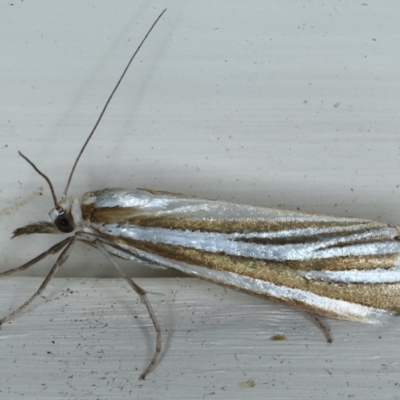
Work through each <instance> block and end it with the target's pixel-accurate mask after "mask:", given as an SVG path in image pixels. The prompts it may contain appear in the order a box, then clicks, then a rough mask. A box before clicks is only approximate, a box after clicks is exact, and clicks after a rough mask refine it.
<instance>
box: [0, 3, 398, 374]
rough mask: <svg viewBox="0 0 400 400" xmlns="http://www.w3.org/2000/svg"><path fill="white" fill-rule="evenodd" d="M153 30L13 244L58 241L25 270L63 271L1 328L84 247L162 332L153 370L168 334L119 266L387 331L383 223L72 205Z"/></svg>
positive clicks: (391, 292)
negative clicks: (113, 272)
mask: <svg viewBox="0 0 400 400" xmlns="http://www.w3.org/2000/svg"><path fill="white" fill-rule="evenodd" d="M164 12H165V10H164V11H163V12H162V13H161V14H160V16H159V17H158V18H157V20H156V21H155V22H154V24H153V25H152V27H151V28H150V30H149V31H148V33H147V34H146V36H145V37H144V39H143V40H142V42H141V43H140V45H139V46H138V48H137V49H136V51H135V53H134V54H133V56H132V57H131V59H130V61H129V63H128V65H127V66H126V68H125V70H124V72H123V74H122V76H121V78H120V79H119V81H118V83H117V85H116V86H115V88H114V90H113V91H112V93H111V95H110V96H109V98H108V100H107V102H106V104H105V106H104V108H103V110H102V112H101V114H100V116H99V117H98V119H97V121H96V124H95V126H94V128H93V130H92V131H91V133H90V134H89V136H88V138H87V139H86V141H85V143H84V145H83V147H82V149H81V151H80V153H79V154H78V157H77V158H76V160H75V163H74V165H73V167H72V170H71V173H70V176H69V178H68V181H67V185H66V187H65V190H64V192H63V195H62V197H61V198H60V199H59V200H58V199H57V196H56V194H55V192H54V189H53V185H52V183H51V181H50V179H49V178H48V177H47V176H46V175H45V174H44V173H42V172H41V171H40V170H39V169H38V168H37V167H36V165H35V164H33V163H32V162H31V161H30V160H29V159H28V158H27V157H25V156H24V155H23V154H22V153H20V155H21V156H22V157H23V158H24V159H25V160H26V161H27V162H28V163H29V164H31V166H32V167H33V168H34V169H35V170H36V171H37V172H38V173H39V174H40V175H41V176H42V177H43V178H44V179H45V180H46V181H47V183H48V185H49V188H50V191H51V194H52V196H53V202H54V208H53V209H52V210H51V211H50V212H49V214H48V219H47V220H46V221H40V222H36V223H31V224H28V225H26V226H24V227H21V228H18V229H16V230H15V231H14V236H13V237H17V236H21V235H28V234H35V233H51V234H69V236H67V237H66V238H64V239H63V240H61V241H60V242H58V243H57V244H55V245H54V246H52V247H51V248H50V249H48V250H47V251H45V252H43V253H42V254H40V255H38V256H37V257H35V258H34V259H32V260H30V261H28V262H27V263H26V264H24V265H22V266H20V267H18V268H15V269H11V270H9V271H6V272H4V273H2V274H0V276H6V275H10V274H12V273H14V272H17V271H22V270H25V269H27V268H29V267H31V266H32V265H34V264H36V263H38V262H39V261H41V260H42V259H44V258H46V257H47V256H49V255H52V254H58V253H60V255H59V256H58V259H57V261H56V262H55V264H54V266H53V267H52V269H51V270H50V272H49V274H48V275H47V277H46V278H45V280H44V281H43V283H42V284H41V285H40V287H39V288H38V290H37V291H36V292H35V293H34V294H33V295H32V296H31V297H30V298H29V299H28V300H27V301H26V302H25V303H24V304H22V305H21V306H20V307H18V308H17V309H15V310H14V311H13V312H11V313H10V314H9V315H7V316H6V317H4V318H3V319H1V320H0V323H4V322H5V321H8V320H9V319H11V318H12V317H14V316H15V315H17V314H19V313H20V312H21V311H22V310H23V309H24V308H25V307H27V306H28V305H29V304H30V303H31V302H32V301H33V300H34V299H35V298H36V297H37V296H38V295H39V294H40V293H41V292H42V291H43V290H44V289H45V288H46V286H47V284H48V283H49V281H50V280H51V278H52V277H53V276H54V275H55V273H56V272H57V270H58V268H59V267H60V266H61V265H62V264H64V263H65V262H66V260H67V259H68V256H69V255H70V254H71V252H72V249H73V246H74V244H75V243H76V242H77V241H82V242H85V243H87V244H89V245H91V246H93V247H95V248H96V249H98V250H99V251H100V252H101V253H103V254H104V256H105V257H106V258H107V259H108V261H109V262H110V263H111V264H112V265H113V266H114V267H115V268H116V269H117V270H118V271H119V272H120V273H121V275H122V276H123V277H124V278H125V279H126V280H127V282H128V283H129V285H130V286H131V287H132V289H133V290H134V291H135V292H136V293H137V294H138V295H139V297H140V299H141V301H142V302H143V304H144V305H145V307H146V308H147V310H148V313H149V316H150V318H151V320H152V323H153V325H154V328H155V331H156V346H155V351H154V355H153V358H152V359H151V361H150V363H149V365H148V366H147V368H146V369H145V371H144V372H143V373H142V375H141V376H140V379H144V378H145V377H146V376H147V374H148V373H149V372H150V371H151V370H152V369H153V368H154V366H155V365H156V363H157V359H158V357H159V354H160V352H161V328H160V325H159V323H158V321H157V317H156V314H155V312H154V310H153V308H152V306H151V304H150V302H149V299H148V297H147V294H146V291H145V290H144V289H142V288H141V287H140V286H138V285H137V284H136V283H135V282H134V281H133V280H132V279H131V278H130V277H129V276H128V275H127V274H126V273H125V272H124V270H123V269H121V268H120V266H119V265H118V262H117V261H116V258H122V259H127V260H132V261H135V262H138V263H143V264H147V265H152V266H159V267H167V268H173V269H175V270H178V271H181V272H183V273H185V274H187V275H190V276H194V277H197V278H201V279H205V280H207V281H210V282H213V283H216V284H219V285H223V286H225V287H229V288H232V289H235V290H239V291H242V292H245V293H248V294H250V295H254V296H259V297H262V298H266V299H270V300H274V301H277V302H281V303H284V304H287V305H290V306H294V307H298V308H300V309H303V310H305V311H308V312H310V313H312V314H319V315H323V316H328V317H333V318H340V319H346V320H351V321H359V322H366V323H379V322H385V321H387V320H389V319H392V318H393V317H395V316H397V315H398V314H399V312H400V296H398V293H399V289H400V270H399V265H400V259H399V254H400V248H399V240H400V231H399V227H396V226H391V225H387V224H384V223H379V222H374V221H369V220H363V219H355V218H342V217H334V216H326V215H315V214H307V213H303V212H299V211H289V210H281V209H271V208H264V207H254V206H250V205H239V204H233V203H228V202H223V201H213V200H207V199H199V198H195V197H190V196H184V195H181V194H174V193H168V192H161V191H153V190H149V189H136V190H132V189H110V188H107V189H101V190H95V191H91V192H87V193H85V194H83V195H82V196H76V197H74V196H68V195H67V192H68V188H69V185H70V182H71V179H72V176H73V174H74V171H75V168H76V165H77V163H78V161H79V159H80V157H81V155H82V153H83V151H84V149H85V148H86V146H87V144H88V142H89V140H90V139H91V137H92V136H93V134H94V132H95V130H96V127H97V126H98V124H99V123H100V121H101V118H102V116H103V115H104V112H105V111H106V109H107V106H108V104H109V102H110V100H111V99H112V97H113V95H114V93H115V91H116V90H117V88H118V86H119V84H120V82H121V80H122V79H123V77H124V76H125V74H126V72H127V70H128V68H129V66H130V65H131V63H132V61H133V59H134V57H135V56H136V54H137V52H138V51H139V49H140V48H141V46H142V45H143V43H144V41H145V40H146V38H147V37H148V35H149V34H150V32H151V30H152V29H153V28H154V26H155V24H156V23H157V22H158V21H159V19H160V18H161V17H162V16H163V14H164Z"/></svg>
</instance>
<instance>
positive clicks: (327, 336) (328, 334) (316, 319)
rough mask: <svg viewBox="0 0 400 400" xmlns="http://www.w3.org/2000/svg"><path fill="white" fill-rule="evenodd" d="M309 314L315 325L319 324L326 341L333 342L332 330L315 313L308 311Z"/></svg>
mask: <svg viewBox="0 0 400 400" xmlns="http://www.w3.org/2000/svg"><path fill="white" fill-rule="evenodd" d="M308 315H309V316H310V317H311V318H312V320H313V321H314V323H315V325H317V327H318V328H319V329H320V331H321V332H322V334H323V335H324V336H325V339H326V341H327V342H328V343H332V342H333V340H332V335H331V332H330V331H329V328H328V327H327V326H326V325H325V324H324V323H323V322H322V321H321V319H320V318H319V317H317V316H316V315H315V314H310V313H308Z"/></svg>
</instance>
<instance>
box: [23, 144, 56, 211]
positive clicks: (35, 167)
mask: <svg viewBox="0 0 400 400" xmlns="http://www.w3.org/2000/svg"><path fill="white" fill-rule="evenodd" d="M18 153H19V155H20V156H21V157H22V158H23V159H24V160H25V161H26V162H28V163H29V164H30V165H31V166H32V168H33V169H34V170H35V171H36V172H37V173H38V174H39V175H41V176H42V177H43V178H44V179H46V182H47V184H48V185H49V188H50V191H51V195H52V196H53V201H54V206H55V207H56V208H57V209H58V208H60V206H59V204H58V201H57V196H56V193H55V191H54V188H53V184H52V183H51V180H50V179H49V177H48V176H47V175H45V174H44V173H43V172H42V171H41V170H40V169H39V168H38V167H37V166H36V165H35V164H34V163H33V162H32V161H31V160H30V159H29V158H28V157H26V156H24V155H23V154H22V153H21V152H20V151H19V152H18Z"/></svg>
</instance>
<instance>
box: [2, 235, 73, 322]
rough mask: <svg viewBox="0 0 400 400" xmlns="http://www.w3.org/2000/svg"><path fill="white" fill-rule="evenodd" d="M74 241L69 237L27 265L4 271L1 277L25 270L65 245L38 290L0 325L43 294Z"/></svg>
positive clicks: (3, 319) (66, 257)
mask: <svg viewBox="0 0 400 400" xmlns="http://www.w3.org/2000/svg"><path fill="white" fill-rule="evenodd" d="M75 240H76V239H75V236H71V237H69V238H67V239H65V240H63V241H61V242H59V243H57V244H56V245H54V246H53V247H51V248H50V249H49V250H47V251H45V252H44V253H42V254H41V255H40V256H38V257H36V258H34V259H33V260H31V261H29V262H28V263H26V264H24V265H23V266H21V267H19V268H15V269H14V270H9V271H6V272H4V273H3V274H2V275H4V274H7V275H9V274H11V273H13V272H16V271H22V269H26V268H28V267H30V266H31V265H33V264H35V263H36V262H38V261H40V260H41V259H43V258H45V257H46V256H47V255H49V254H52V253H54V252H56V251H55V250H57V251H60V250H61V249H62V247H63V246H65V245H67V247H65V249H64V250H63V251H62V253H61V254H60V256H59V257H58V258H57V261H56V262H55V264H54V265H53V267H52V268H51V270H50V272H49V273H48V274H47V276H46V278H45V280H44V281H43V282H42V284H41V285H40V286H39V289H38V290H36V292H35V293H34V294H33V295H32V296H31V297H29V299H28V300H26V301H25V303H24V304H22V305H21V306H20V307H18V308H16V309H15V310H14V311H12V312H11V313H10V314H8V315H6V316H5V317H4V318H2V319H0V325H2V324H3V323H4V322H7V321H8V320H10V319H11V318H13V317H15V316H16V315H18V314H19V313H20V312H21V311H22V310H23V309H24V308H26V307H27V306H29V304H31V303H32V301H33V300H34V299H35V298H36V297H37V296H39V295H40V294H41V293H42V292H43V290H44V289H45V288H46V286H47V284H48V283H49V282H50V281H51V279H52V278H53V276H54V274H55V273H56V272H57V270H58V268H59V267H60V266H61V265H63V264H64V263H65V261H66V260H67V259H68V257H69V255H70V254H71V250H72V248H73V245H74V243H75ZM23 267H25V268H23ZM10 271H11V272H10Z"/></svg>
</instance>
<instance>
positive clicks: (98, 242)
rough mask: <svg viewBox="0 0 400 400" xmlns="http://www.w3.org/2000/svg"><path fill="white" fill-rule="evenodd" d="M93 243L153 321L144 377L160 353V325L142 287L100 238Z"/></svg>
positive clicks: (142, 377)
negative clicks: (153, 333)
mask: <svg viewBox="0 0 400 400" xmlns="http://www.w3.org/2000/svg"><path fill="white" fill-rule="evenodd" d="M93 244H94V245H95V246H96V247H97V248H98V249H99V250H100V251H101V252H102V253H103V254H104V255H105V256H106V257H107V258H108V260H109V261H110V262H111V264H112V265H113V266H114V267H115V268H116V270H117V271H118V272H119V273H120V274H121V275H122V276H123V277H124V278H125V279H126V281H127V282H128V283H129V285H130V287H131V288H132V289H133V290H134V291H135V292H136V293H137V295H138V296H139V298H140V301H141V302H142V303H143V304H144V305H145V306H146V308H147V311H148V313H149V315H150V318H151V321H152V322H153V325H154V329H155V330H156V348H155V351H154V355H153V358H152V359H151V361H150V363H149V365H148V366H147V368H146V369H145V370H144V372H143V373H142V374H141V375H140V377H139V379H141V380H142V379H145V378H146V376H147V375H148V374H149V373H150V372H151V371H152V369H153V368H154V367H155V365H156V364H157V359H158V357H159V356H160V353H161V327H160V324H159V323H158V320H157V317H156V314H155V312H154V310H153V307H152V306H151V304H150V301H149V299H148V297H147V294H146V291H145V290H144V289H142V288H141V287H140V286H139V285H138V284H136V283H135V282H134V281H133V280H132V278H131V277H130V276H128V275H127V274H126V272H125V271H124V270H123V269H122V268H121V267H120V266H119V265H118V263H117V262H116V261H115V260H114V258H113V257H111V255H110V254H109V253H108V252H107V250H106V248H105V247H104V245H103V243H102V242H101V240H100V239H96V240H94V242H93Z"/></svg>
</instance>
